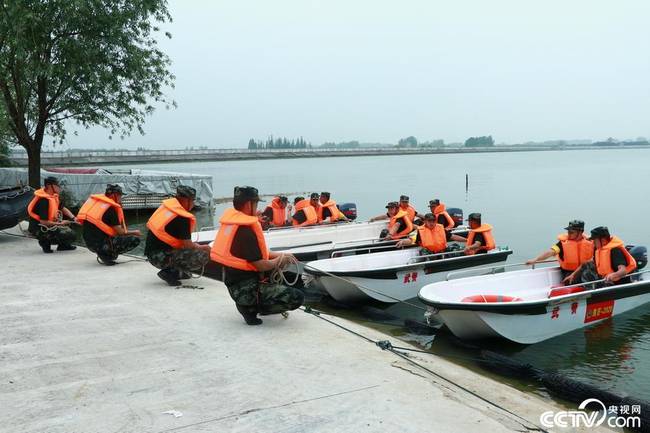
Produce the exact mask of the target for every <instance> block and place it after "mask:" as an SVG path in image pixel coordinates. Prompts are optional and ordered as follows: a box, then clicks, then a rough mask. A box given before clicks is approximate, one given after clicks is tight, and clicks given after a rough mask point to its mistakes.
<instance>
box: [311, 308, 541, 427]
mask: <svg viewBox="0 0 650 433" xmlns="http://www.w3.org/2000/svg"><path fill="white" fill-rule="evenodd" d="M301 310H303V311H304V312H305V313H308V314H311V315H313V316H316V317H318V318H319V319H321V320H324V321H326V322H328V323H330V324H332V325H334V326H337V327H339V328H341V329H343V330H345V331H347V332H349V333H351V334H353V335H356V336H358V337H360V338H362V339H364V340H366V341H367V342H369V343H373V344H375V345H376V346H378V347H380V348H381V349H382V350H387V351H389V352H391V353H393V354H394V355H397V356H399V357H400V358H402V359H404V360H405V361H407V362H408V363H410V364H413V365H415V366H416V367H418V368H420V369H422V370H424V371H426V372H427V373H429V374H431V375H433V376H435V377H437V378H439V379H442V380H444V381H445V382H447V383H450V384H452V385H454V386H455V387H457V388H458V389H460V390H462V391H464V392H466V393H468V394H470V395H472V396H473V397H475V398H477V399H479V400H481V401H483V402H485V403H487V404H489V405H491V406H493V407H495V408H497V409H499V410H501V411H503V412H505V413H508V414H510V415H512V416H514V417H516V418H518V419H519V420H521V421H523V423H521V421H520V423H521V425H522V426H523V427H525V428H526V429H528V430H530V431H540V432H545V433H548V431H547V430H545V429H543V428H542V427H540V426H538V425H537V424H535V423H533V422H531V421H529V420H527V419H526V418H524V417H522V416H521V415H518V414H516V413H514V412H512V411H510V410H508V409H506V408H505V407H503V406H501V405H500V404H498V403H496V402H493V401H492V400H490V399H488V398H486V397H483V396H481V395H480V394H477V393H476V392H474V391H472V390H470V389H468V388H466V387H464V386H463V385H460V384H459V383H457V382H454V381H453V380H451V379H448V378H447V377H445V376H443V375H441V374H440V373H436V372H435V371H433V370H431V369H430V368H428V367H425V366H424V365H422V364H420V363H418V362H416V361H415V360H413V359H411V358H409V357H408V355H406V354H404V353H402V352H399V351H397V350H395V348H394V347H393V346H392V344H391V343H390V342H389V341H375V340H373V339H371V338H369V337H367V336H365V335H363V334H360V333H358V332H356V331H354V330H352V329H350V328H347V327H345V326H343V325H341V324H339V323H336V322H334V321H332V320H329V319H327V318H325V317H323V315H322V313H321V312H320V311H317V310H314V309H312V308H311V307H305V308H301ZM414 351H418V350H417V349H416V350H414ZM422 352H423V353H429V354H430V355H433V354H432V353H430V352H424V351H422Z"/></svg>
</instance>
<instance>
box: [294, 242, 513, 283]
mask: <svg viewBox="0 0 650 433" xmlns="http://www.w3.org/2000/svg"><path fill="white" fill-rule="evenodd" d="M388 252H392V251H388ZM512 253H513V251H512V250H511V249H506V250H498V251H494V252H488V253H486V254H473V255H469V256H468V255H462V256H458V257H449V258H446V259H439V260H428V261H424V262H413V263H407V264H404V265H397V266H387V267H381V268H373V269H370V270H368V269H366V270H355V271H335V270H334V271H323V270H320V269H318V268H314V267H312V266H311V265H309V263H311V262H308V263H306V264H305V268H304V270H303V272H305V273H307V274H309V275H312V276H314V277H321V276H329V275H335V276H339V277H368V278H373V276H375V275H380V274H390V273H392V274H394V277H393V279H395V278H397V272H400V271H403V270H409V269H414V268H424V267H427V266H428V265H434V264H436V265H439V266H437V267H441V266H440V265H444V264H449V263H456V262H459V261H460V260H464V261H468V262H470V261H477V262H481V263H478V264H477V266H479V265H483V264H489V263H498V262H499V261H500V260H495V259H496V258H498V257H501V256H505V257H506V258H507V256H509V255H510V254H512ZM343 257H346V256H343ZM415 257H417V256H415ZM486 257H490V259H491V260H485V258H486ZM334 258H341V257H334ZM323 260H330V259H323ZM314 261H320V260H314ZM466 267H467V268H470V267H471V266H464V267H462V268H457V269H463V268H466ZM450 270H455V269H450ZM445 271H448V270H444V271H435V272H445ZM435 272H432V273H435ZM375 278H376V276H375ZM382 279H388V278H382Z"/></svg>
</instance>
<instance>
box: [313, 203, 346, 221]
mask: <svg viewBox="0 0 650 433" xmlns="http://www.w3.org/2000/svg"><path fill="white" fill-rule="evenodd" d="M325 208H327V209H329V210H330V214H331V216H330V217H329V219H330V221H332V222H334V221H338V220H339V218H340V214H341V212H340V211H339V208H337V207H336V202H335V201H334V200H327V202H326V203H325V204H323V205H321V206H320V207H319V208H318V221H319V222H320V221H323V220H324V218H323V210H324V209H325Z"/></svg>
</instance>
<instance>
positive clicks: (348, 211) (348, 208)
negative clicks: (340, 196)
mask: <svg viewBox="0 0 650 433" xmlns="http://www.w3.org/2000/svg"><path fill="white" fill-rule="evenodd" d="M337 207H338V208H339V210H340V211H341V212H343V215H345V216H346V217H347V218H348V219H349V220H350V221H354V220H355V219H357V205H356V203H343V204H340V205H337Z"/></svg>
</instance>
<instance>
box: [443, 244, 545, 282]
mask: <svg viewBox="0 0 650 433" xmlns="http://www.w3.org/2000/svg"><path fill="white" fill-rule="evenodd" d="M501 251H507V250H501ZM543 263H555V264H557V260H546V261H543V262H537V263H533V264H532V265H529V264H526V262H522V263H512V264H509V265H497V266H486V267H483V268H471V269H461V270H460V271H453V272H449V273H448V274H447V276H446V277H445V281H449V279H450V277H451V276H452V275H453V276H456V275H463V274H471V273H474V272H484V271H489V273H490V274H494V273H496V271H497V270H502V269H505V268H513V267H516V266H530V267H532V269H535V265H540V264H543Z"/></svg>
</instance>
